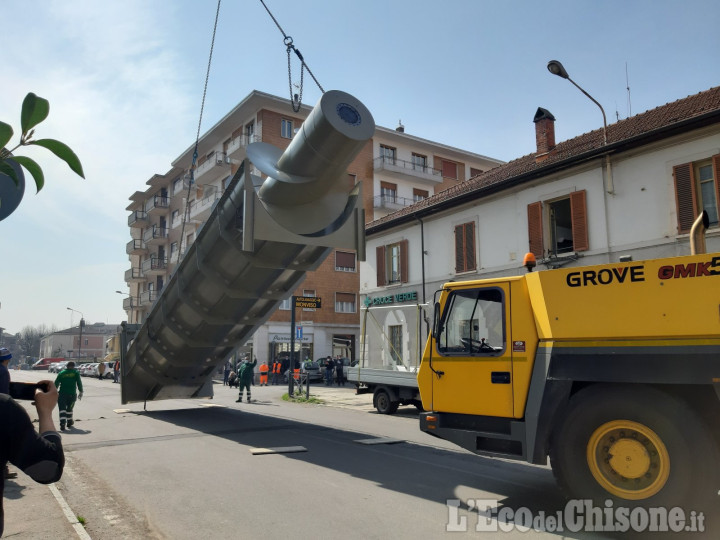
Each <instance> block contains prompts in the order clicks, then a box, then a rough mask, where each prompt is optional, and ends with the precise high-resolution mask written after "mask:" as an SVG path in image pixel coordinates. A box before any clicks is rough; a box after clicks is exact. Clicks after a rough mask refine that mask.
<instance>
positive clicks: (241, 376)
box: [235, 358, 257, 403]
mask: <svg viewBox="0 0 720 540" xmlns="http://www.w3.org/2000/svg"><path fill="white" fill-rule="evenodd" d="M255 366H257V358H255V359H254V360H253V361H252V362H251V361H250V360H249V359H248V360H245V361H244V362H243V363H242V364H241V365H240V369H239V370H238V381H239V383H240V386H239V389H240V394H239V395H238V398H237V399H236V400H235V403H240V402H241V401H242V394H243V388H245V391H246V393H247V402H248V403H250V384H251V383H252V380H253V375H254V374H255V373H254V371H253V370H254V369H255Z"/></svg>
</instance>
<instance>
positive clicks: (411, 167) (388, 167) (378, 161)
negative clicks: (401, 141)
mask: <svg viewBox="0 0 720 540" xmlns="http://www.w3.org/2000/svg"><path fill="white" fill-rule="evenodd" d="M373 169H374V170H376V171H386V172H389V173H395V174H397V175H404V176H408V175H409V176H412V177H414V178H418V179H423V180H428V181H431V182H442V180H443V177H442V171H441V170H440V169H434V168H433V167H429V166H427V165H423V164H422V163H416V162H413V161H406V160H404V159H397V158H393V157H391V156H380V157H377V158H375V159H374V160H373Z"/></svg>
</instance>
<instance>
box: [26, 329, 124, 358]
mask: <svg viewBox="0 0 720 540" xmlns="http://www.w3.org/2000/svg"><path fill="white" fill-rule="evenodd" d="M119 331H120V325H119V324H105V323H101V322H98V323H93V324H83V327H82V330H81V329H80V325H78V326H73V327H71V328H66V329H64V330H58V331H57V332H53V333H52V334H48V335H47V336H44V337H43V338H42V339H41V340H40V357H41V358H43V357H58V356H63V357H66V358H83V359H92V358H96V359H97V358H104V357H105V354H106V353H107V351H106V350H105V343H107V340H108V339H110V338H111V337H113V336H114V335H116V334H117V333H118V332H119Z"/></svg>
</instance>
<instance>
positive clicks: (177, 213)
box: [170, 210, 180, 223]
mask: <svg viewBox="0 0 720 540" xmlns="http://www.w3.org/2000/svg"><path fill="white" fill-rule="evenodd" d="M179 217H180V210H173V212H172V219H171V220H170V223H175V222H176V221H177V220H178V218H179Z"/></svg>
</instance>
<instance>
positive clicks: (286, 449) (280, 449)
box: [250, 446, 307, 456]
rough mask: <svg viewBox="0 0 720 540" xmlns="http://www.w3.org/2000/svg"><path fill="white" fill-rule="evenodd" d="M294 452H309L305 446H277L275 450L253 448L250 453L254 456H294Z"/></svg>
mask: <svg viewBox="0 0 720 540" xmlns="http://www.w3.org/2000/svg"><path fill="white" fill-rule="evenodd" d="M293 452H307V448H305V447H304V446H276V447H275V448H251V449H250V453H251V454H252V455H254V456H261V455H264V454H292V453H293Z"/></svg>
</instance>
